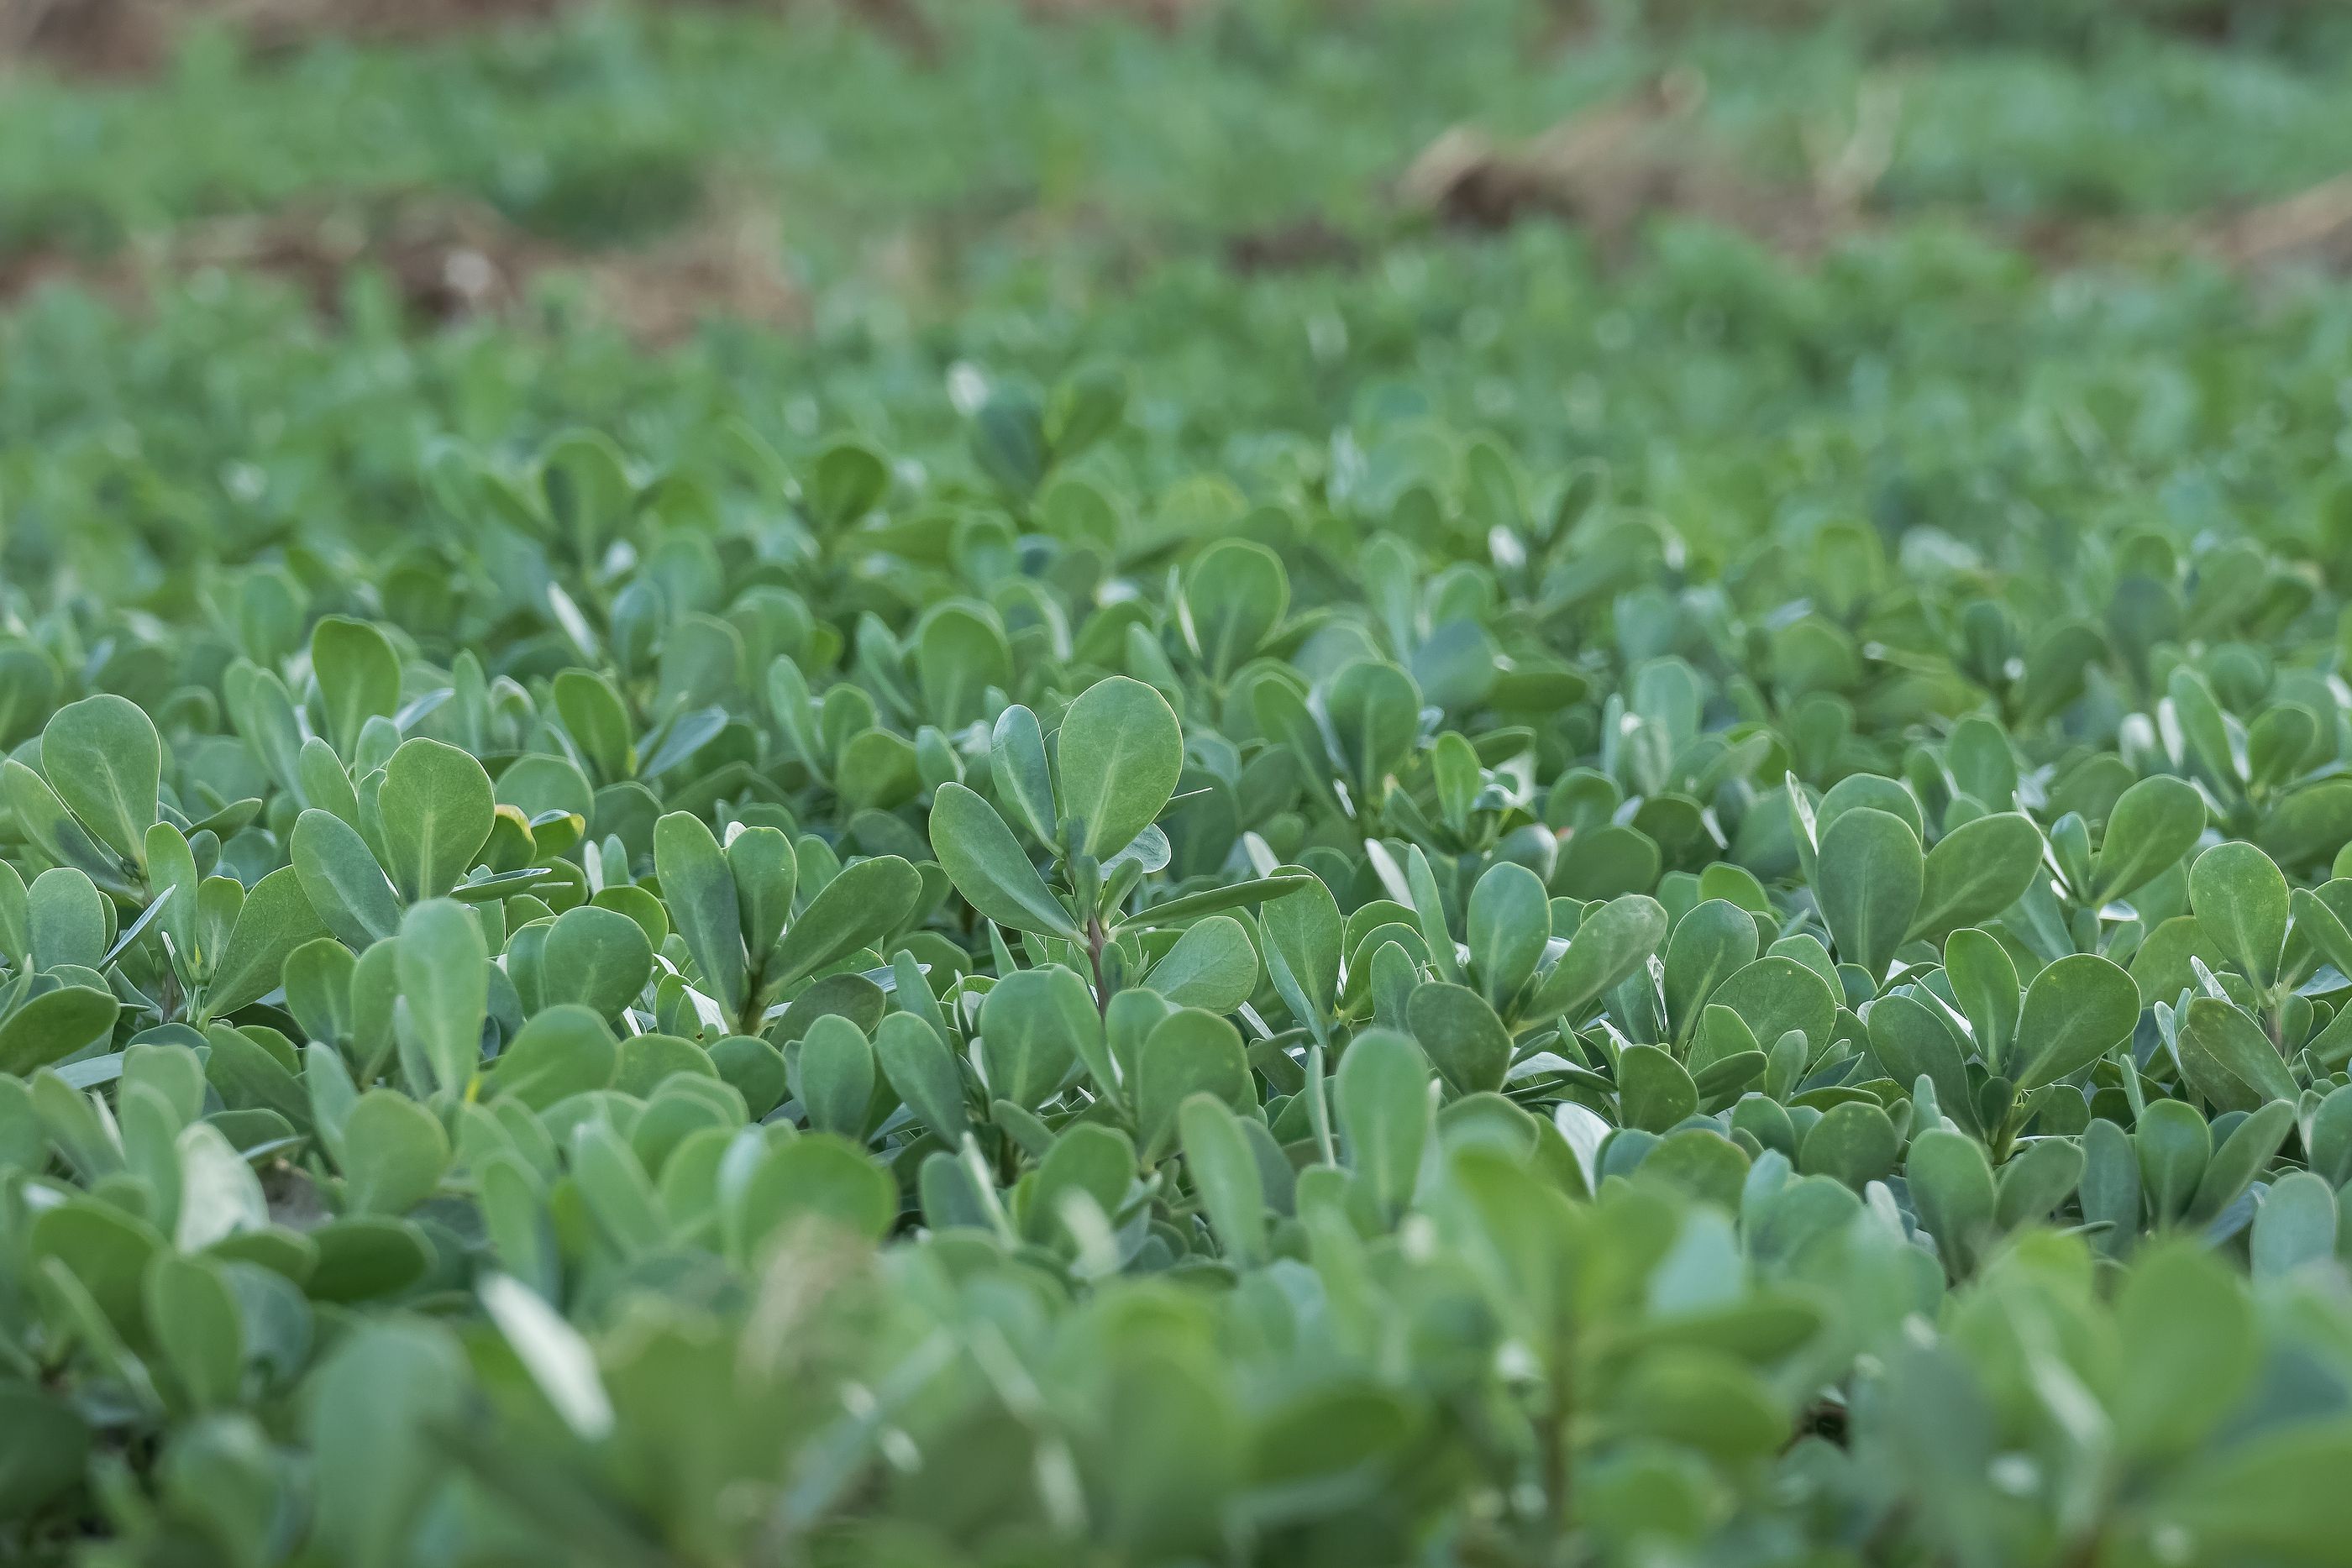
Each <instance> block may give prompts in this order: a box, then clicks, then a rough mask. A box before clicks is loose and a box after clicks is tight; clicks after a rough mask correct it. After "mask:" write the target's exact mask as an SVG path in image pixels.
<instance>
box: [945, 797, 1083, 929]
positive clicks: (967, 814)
mask: <svg viewBox="0 0 2352 1568" xmlns="http://www.w3.org/2000/svg"><path fill="white" fill-rule="evenodd" d="M1122 842H1123V841H1122ZM931 850H932V852H933V853H935V854H937V855H938V856H939V857H940V870H942V871H944V872H946V873H948V880H949V881H950V882H951V883H954V884H955V890H956V891H957V892H958V893H960V894H963V897H964V901H965V902H966V903H968V904H971V906H972V907H973V908H974V909H976V910H978V911H979V912H980V913H981V914H982V915H984V916H986V917H987V918H988V919H990V920H993V921H994V922H996V923H997V924H998V925H1009V926H1011V927H1012V928H1013V929H1014V930H1016V931H1034V932H1036V933H1038V934H1039V935H1041V936H1064V937H1067V938H1069V939H1070V940H1072V941H1076V940H1077V939H1078V935H1079V934H1078V927H1077V924H1076V921H1074V920H1073V919H1072V918H1071V916H1070V912H1069V911H1068V910H1067V909H1066V908H1065V907H1063V905H1062V904H1061V903H1060V901H1059V900H1057V899H1055V896H1054V895H1053V894H1051V893H1049V892H1048V891H1046V888H1045V878H1043V877H1041V876H1039V875H1038V874H1037V868H1036V866H1035V865H1034V863H1032V862H1031V861H1030V859H1029V856H1028V853H1027V852H1026V851H1024V850H1023V849H1022V847H1021V845H1020V842H1019V841H1017V840H1016V839H1014V838H1013V830H1012V829H1010V828H1008V827H1006V826H1005V825H1004V819H1003V818H1002V817H1000V816H998V815H997V814H996V809H995V808H994V807H993V806H991V805H990V804H989V803H988V802H987V801H985V800H982V799H981V798H980V797H979V796H978V795H976V794H974V793H972V791H971V790H970V789H965V788H964V787H963V786H962V785H961V784H942V785H941V786H940V788H939V789H938V791H937V792H936V793H935V794H934V795H933V796H932V797H931Z"/></svg>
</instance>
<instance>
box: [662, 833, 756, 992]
mask: <svg viewBox="0 0 2352 1568" xmlns="http://www.w3.org/2000/svg"><path fill="white" fill-rule="evenodd" d="M653 837H654V874H655V875H656V876H657V877H659V878H660V879H661V891H662V902H663V904H665V905H667V908H668V910H669V918H670V925H671V926H672V927H673V928H674V929H676V931H677V934H678V936H680V937H681V938H683V939H684V941H685V943H686V950H687V952H688V953H689V954H691V955H692V956H693V958H694V967H695V970H696V972H697V974H698V976H699V977H700V980H701V985H702V988H703V989H704V990H705V991H707V992H708V993H709V996H710V998H711V999H712V1000H713V1001H715V1002H717V1003H718V1004H719V1007H720V1008H721V1009H723V1010H724V1011H725V1012H726V1013H727V1015H728V1016H729V1017H730V1018H737V1017H740V1016H741V1014H742V1012H743V1007H744V1002H745V1000H746V998H747V996H748V993H749V990H750V987H751V967H750V960H749V959H748V958H746V957H745V956H744V952H743V920H742V914H741V905H740V903H739V901H738V894H737V893H736V891H735V873H733V872H732V871H730V869H729V868H728V864H727V857H726V855H725V854H723V853H721V852H720V851H719V841H718V840H717V839H715V838H713V837H712V836H711V833H710V828H709V825H708V824H707V823H705V822H704V821H703V820H702V819H701V818H699V817H698V816H695V815H694V814H693V813H692V812H689V811H672V812H670V813H669V814H668V815H667V816H665V817H664V818H662V820H661V821H659V822H657V823H656V824H655V825H654V835H653Z"/></svg>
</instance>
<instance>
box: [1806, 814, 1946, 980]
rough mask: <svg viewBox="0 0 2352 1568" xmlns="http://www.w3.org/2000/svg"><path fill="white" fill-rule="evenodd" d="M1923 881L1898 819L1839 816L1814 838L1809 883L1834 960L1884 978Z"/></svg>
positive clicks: (1908, 834) (1914, 839) (1911, 837)
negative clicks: (1817, 839) (1819, 840)
mask: <svg viewBox="0 0 2352 1568" xmlns="http://www.w3.org/2000/svg"><path fill="white" fill-rule="evenodd" d="M1926 879H1927V859H1926V857H1925V856H1924V855H1923V854H1922V853H1921V852H1920V850H1919V839H1918V836H1917V835H1916V833H1914V832H1913V831H1911V828H1910V825H1909V824H1908V823H1906V822H1905V821H1903V819H1901V818H1900V817H1896V816H1892V815H1890V814H1889V813H1887V812H1885V811H1881V810H1876V809H1875V808H1874V807H1869V806H1857V807H1855V808H1853V810H1848V811H1844V812H1843V813H1841V814H1840V815H1839V816H1838V819H1837V820H1836V821H1834V822H1832V823H1831V824H1830V827H1829V829H1828V831H1825V832H1824V833H1823V834H1822V843H1821V850H1820V854H1819V858H1818V860H1817V862H1816V863H1815V865H1814V868H1813V878H1812V882H1813V896H1814V898H1815V900H1816V901H1818V902H1819V904H1821V910H1822V920H1823V921H1824V922H1825V923H1826V924H1827V925H1828V926H1829V928H1830V936H1831V939H1832V941H1833V942H1835V943H1836V945H1837V953H1838V956H1839V957H1840V958H1841V959H1843V960H1844V961H1845V962H1847V963H1852V964H1858V965H1860V966H1861V967H1863V968H1864V969H1865V970H1867V971H1868V972H1869V974H1870V977H1871V978H1872V979H1874V980H1877V979H1881V978H1884V977H1885V974H1886V968H1887V966H1888V965H1889V964H1891V963H1893V962H1894V960H1895V948H1896V947H1897V946H1900V945H1901V943H1902V941H1903V938H1904V936H1905V934H1906V933H1907V932H1908V931H1909V930H1910V928H1911V924H1912V920H1913V917H1914V916H1915V915H1916V914H1917V912H1918V910H1919V906H1920V899H1921V894H1922V892H1923V889H1924V887H1925V885H1926Z"/></svg>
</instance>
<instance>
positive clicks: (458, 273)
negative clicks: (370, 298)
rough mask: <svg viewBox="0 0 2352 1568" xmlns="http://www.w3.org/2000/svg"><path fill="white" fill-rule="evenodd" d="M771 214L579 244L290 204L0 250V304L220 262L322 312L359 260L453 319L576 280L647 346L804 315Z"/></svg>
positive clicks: (418, 312)
mask: <svg viewBox="0 0 2352 1568" xmlns="http://www.w3.org/2000/svg"><path fill="white" fill-rule="evenodd" d="M781 253H782V246H781V245H780V242H779V237H778V233H777V225H776V222H775V220H774V218H773V215H772V214H768V213H766V212H764V211H762V210H761V209H759V208H757V207H755V206H748V205H738V206H727V205H720V206H719V207H716V208H714V210H713V212H712V213H711V214H709V215H708V216H706V217H705V218H703V219H702V220H700V221H698V222H696V223H694V224H691V225H688V226H687V227H686V228H684V229H682V230H680V231H679V232H678V233H677V234H675V235H671V236H669V237H667V238H665V239H663V240H662V241H660V242H658V243H656V244H654V245H650V246H644V247H642V248H636V249H628V250H617V249H616V250H610V251H595V252H586V253H583V252H577V251H572V250H569V249H567V248H565V247H563V246H558V245H555V244H553V243H551V242H550V241H547V240H544V239H541V238H538V237H536V236H533V235H528V234H525V233H524V232H523V231H521V230H520V229H518V228H516V227H515V226H514V225H511V224H509V223H508V222H507V221H506V220H505V219H503V218H501V217H499V215H498V214H496V213H494V212H491V211H490V210H488V208H485V207H481V206H478V205H476V204H468V203H463V202H457V201H451V200H448V199H445V198H436V197H427V196H409V197H403V198H398V199H394V200H391V201H386V202H383V203H380V204H376V205H374V206H373V207H368V208H352V207H306V208H295V209H289V210H287V211H283V212H278V213H274V214H268V215H267V216H260V217H236V218H220V219H214V220H210V221H207V222H205V223H199V224H192V225H185V226H184V227H182V228H180V229H177V230H174V231H172V232H171V233H169V234H167V235H163V236H160V237H157V238H153V239H150V240H146V241H143V242H140V243H138V244H134V245H133V246H131V248H130V249H129V250H127V251H125V252H123V253H121V254H119V255H116V256H110V257H107V258H104V259H101V260H97V261H88V260H80V259H76V258H70V257H67V256H59V255H55V254H34V255H29V256H17V257H15V258H13V259H0V305H5V304H7V303H9V302H12V301H14V300H15V299H16V298H19V297H21V296H23V295H26V294H28V293H30V292H31V291H32V290H33V289H35V288H37V287H42V286H43V285H45V284H48V283H53V282H63V283H71V284H74V285H77V286H79V287H84V288H88V289H90V290H92V291H94V292H97V293H99V294H100V295H102V296H105V297H107V298H110V299H112V300H114V301H115V302H117V303H119V304H123V305H127V306H133V307H135V306H137V305H139V304H141V303H142V302H143V301H144V300H146V299H147V298H150V297H151V295H152V293H153V292H154V291H155V289H156V288H158V287H170V286H171V285H172V284H173V282H175V281H176V280H179V279H184V278H186V277H191V276H194V275H196V274H199V273H202V272H205V271H207V270H210V269H215V268H221V269H228V270H235V271H242V272H250V273H258V274H260V275H262V276H264V277H271V278H275V279H278V281H280V282H283V283H285V284H287V285H289V286H290V287H294V288H296V289H297V290H299V292H301V293H302V294H303V295H304V296H306V297H307V298H309V299H310V302H311V304H312V306H313V307H314V308H316V309H317V310H318V311H319V312H320V314H321V315H322V316H324V317H327V318H329V319H332V318H334V317H335V316H336V315H337V314H339V313H340V311H341V308H342V305H343V298H344V287H345V285H346V283H347V282H348V280H349V279H350V278H351V277H352V276H353V275H354V274H356V273H359V272H362V271H367V272H373V273H376V274H379V275H381V276H382V277H384V278H385V280H386V281H387V282H388V283H389V285H390V286H391V287H392V290H393V292H394V295H395V296H396V297H397V298H398V299H399V300H400V302H401V304H402V306H403V307H404V308H405V309H406V310H407V312H408V313H409V314H410V316H411V317H412V318H414V319H417V320H420V321H425V322H433V323H446V322H451V321H457V320H462V319H467V318H470V317H475V316H480V315H486V314H496V313H502V312H511V311H513V310H515V309H517V308H520V307H522V306H523V305H524V304H526V303H527V302H528V300H529V299H530V297H531V295H532V293H533V291H534V285H535V284H536V283H537V282H538V281H539V280H541V278H543V277H555V276H562V277H571V278H573V279H575V280H577V282H578V283H579V285H580V286H581V287H582V288H583V291H584V294H585V296H586V298H587V299H588V301H589V303H590V306H591V308H593V309H594V310H595V311H597V312H598V313H599V314H600V315H602V316H603V317H604V319H608V320H610V321H612V322H613V323H614V324H615V325H617V326H619V327H620V328H621V329H624V330H625V331H626V332H627V333H628V334H629V335H630V336H631V337H632V338H634V339H635V340H638V341H639V342H641V343H644V344H646V345H647V346H648V347H656V348H658V347H666V346H669V345H672V344H675V343H677V342H680V341H682V340H685V339H686V338H688V337H689V336H690V335H691V334H692V333H693V331H694V329H695V328H696V327H697V326H698V324H699V323H700V322H701V321H702V320H703V319H706V318H713V317H723V318H725V319H730V320H735V321H742V322H749V323H752V324H755V325H762V326H772V327H790V326H795V325H798V324H800V323H801V322H802V321H803V318H804V310H803V303H804V302H803V299H802V298H801V295H800V293H799V291H798V290H797V289H796V288H795V287H793V284H792V282H791V281H790V279H788V278H787V277H785V276H784V273H783V270H782V255H781Z"/></svg>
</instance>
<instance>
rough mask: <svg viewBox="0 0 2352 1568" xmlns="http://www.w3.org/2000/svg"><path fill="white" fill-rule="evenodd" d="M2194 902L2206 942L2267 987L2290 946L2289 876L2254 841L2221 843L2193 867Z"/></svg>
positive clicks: (2191, 893) (2191, 891) (2191, 905)
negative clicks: (2288, 924)
mask: <svg viewBox="0 0 2352 1568" xmlns="http://www.w3.org/2000/svg"><path fill="white" fill-rule="evenodd" d="M2189 908H2190V910H2191V911H2192V912H2194V913H2195V915H2196V916H2197V925H2198V926H2199V928H2200V930H2201V931H2203V933H2204V936H2205V940H2206V941H2208V942H2209V943H2210V944H2212V946H2214V947H2215V948H2216V949H2217V950H2218V951H2220V952H2221V955H2222V956H2224V957H2226V958H2228V959H2229V961H2230V962H2231V963H2232V964H2234V965H2236V966H2237V967H2238V972H2239V973H2241V974H2242V975H2244V976H2245V977H2246V978H2248V979H2250V980H2252V981H2253V983H2254V984H2255V985H2257V986H2260V987H2263V988H2268V987H2269V986H2270V985H2271V984H2272V983H2273V981H2275V980H2276V979H2277V978H2278V967H2279V956H2280V955H2281V954H2282V953H2284V951H2285V950H2286V923H2287V914H2288V899H2287V890H2286V878H2285V877H2284V875H2283V874H2281V873H2280V871H2279V868H2278V867H2277V866H2276V865H2274V864H2273V863H2272V862H2271V857H2270V856H2268V855H2266V854H2264V853H2263V852H2262V851H2260V850H2258V849H2256V848H2255V847H2254V846H2253V845H2252V844H2246V843H2226V844H2216V845H2214V846H2213V847H2212V848H2211V849H2210V850H2207V851H2206V852H2204V853H2203V854H2201V855H2199V856H2198V857H2197V860H2196V862H2195V863H2193V864H2192V865H2190V866H2189Z"/></svg>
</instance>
